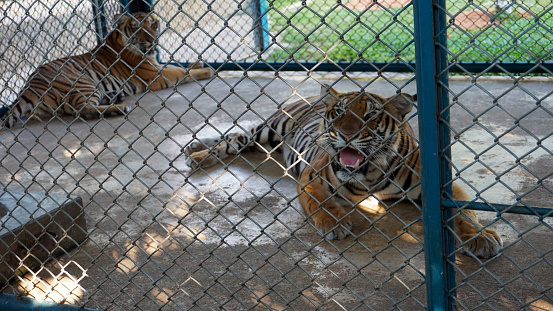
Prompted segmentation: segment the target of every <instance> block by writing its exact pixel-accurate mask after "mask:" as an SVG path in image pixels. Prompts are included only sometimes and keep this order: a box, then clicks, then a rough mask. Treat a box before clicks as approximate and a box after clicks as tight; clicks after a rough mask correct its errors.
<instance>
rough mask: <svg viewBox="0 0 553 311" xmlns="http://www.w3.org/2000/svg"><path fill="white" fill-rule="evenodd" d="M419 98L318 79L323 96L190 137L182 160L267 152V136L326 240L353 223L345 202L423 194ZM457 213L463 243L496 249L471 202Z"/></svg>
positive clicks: (196, 162)
mask: <svg viewBox="0 0 553 311" xmlns="http://www.w3.org/2000/svg"><path fill="white" fill-rule="evenodd" d="M416 100H417V97H416V95H410V94H407V93H399V94H396V95H394V96H392V97H388V98H385V97H382V96H380V95H377V94H373V93H367V92H348V93H339V92H337V91H336V90H334V89H333V88H332V87H329V86H328V85H323V86H322V91H321V95H320V96H313V97H309V98H307V99H305V100H300V101H298V102H295V103H293V104H290V105H288V106H286V107H285V108H282V109H281V110H280V111H278V112H276V113H275V114H274V115H273V116H272V117H271V118H269V119H268V120H267V122H265V123H262V124H259V125H257V126H255V127H253V128H252V129H251V130H249V131H246V132H242V133H230V134H226V135H223V136H222V137H219V138H218V137H215V138H209V139H198V138H196V139H195V140H192V141H191V142H190V143H189V144H188V146H187V147H186V149H185V150H184V153H185V158H186V160H185V161H186V164H187V165H188V166H190V167H191V168H192V169H194V170H197V169H198V168H200V167H202V168H203V167H209V166H212V165H215V164H217V163H221V161H222V160H224V159H225V158H227V157H229V156H232V155H237V154H238V153H239V152H242V151H245V150H250V149H252V150H258V151H262V152H267V149H266V148H265V146H266V145H267V144H268V145H270V146H271V148H273V150H274V149H277V150H279V151H282V152H283V159H284V162H285V167H286V168H287V172H288V173H289V174H290V175H292V176H295V177H296V178H297V181H298V186H297V192H298V199H299V202H300V204H301V206H302V207H303V210H304V213H305V215H307V217H308V218H309V219H311V220H312V222H313V223H314V225H315V226H316V227H317V229H318V230H319V232H320V233H321V234H322V235H323V237H324V238H326V239H327V240H340V239H344V238H345V237H346V236H348V235H349V234H350V233H351V230H352V227H353V226H352V221H351V218H350V216H349V214H348V211H347V208H348V207H355V206H357V205H358V204H359V203H360V202H361V201H362V200H364V199H366V198H368V197H370V196H374V197H376V198H377V199H378V200H380V201H382V200H390V199H395V200H398V199H401V198H402V197H403V196H406V197H407V198H408V199H410V200H413V201H419V202H420V200H421V180H420V154H419V149H418V143H417V140H416V139H415V135H414V133H413V130H412V128H411V126H410V125H409V123H408V121H407V120H406V115H407V114H408V113H409V112H411V110H412V109H413V104H414V102H416ZM452 187H453V197H454V198H455V199H456V200H462V201H469V196H468V195H467V193H466V192H465V191H464V190H463V189H462V188H461V187H460V186H458V185H457V184H455V183H453V186H452ZM461 213H462V215H460V216H458V217H456V218H455V231H456V233H457V235H458V237H459V238H460V239H461V241H462V249H461V251H462V252H463V253H465V254H467V253H471V254H473V255H475V256H477V257H481V258H491V257H493V256H496V255H497V254H498V253H499V251H500V248H501V247H502V246H503V241H502V239H501V237H500V236H499V234H498V233H497V232H496V231H494V230H492V229H488V228H483V226H482V225H481V223H480V222H479V221H478V218H477V215H476V213H475V212H474V211H473V210H465V209H463V210H462V211H461Z"/></svg>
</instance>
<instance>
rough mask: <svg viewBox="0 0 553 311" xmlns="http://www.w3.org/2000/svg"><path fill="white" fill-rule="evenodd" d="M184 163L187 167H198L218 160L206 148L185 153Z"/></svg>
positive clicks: (212, 163) (206, 165) (211, 164)
mask: <svg viewBox="0 0 553 311" xmlns="http://www.w3.org/2000/svg"><path fill="white" fill-rule="evenodd" d="M185 163H186V165H188V166H189V167H191V168H194V169H195V168H198V167H210V166H213V165H215V164H217V163H219V161H218V160H217V157H216V156H214V155H213V154H211V153H210V152H209V149H206V150H202V151H197V152H190V153H188V154H187V155H186V160H185Z"/></svg>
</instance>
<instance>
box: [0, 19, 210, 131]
mask: <svg viewBox="0 0 553 311" xmlns="http://www.w3.org/2000/svg"><path fill="white" fill-rule="evenodd" d="M114 20H115V26H114V29H113V31H111V32H110V33H109V34H108V35H107V37H106V39H105V41H104V42H103V43H101V44H99V45H98V46H96V47H95V48H94V49H92V50H91V52H89V53H84V54H80V55H75V56H69V57H65V58H59V59H56V60H54V61H51V62H48V63H45V64H43V65H40V66H39V67H38V68H37V69H36V70H35V72H34V73H33V74H31V76H30V79H29V80H28V81H27V83H26V84H25V87H24V88H23V90H22V91H21V92H20V93H19V95H18V96H17V99H16V100H15V101H14V102H13V103H12V104H11V106H10V107H9V109H6V107H4V109H2V111H3V112H4V115H3V116H2V124H3V125H4V127H5V128H11V127H12V126H13V125H14V124H16V123H17V122H18V120H20V121H23V119H24V118H27V117H29V116H31V115H33V116H37V117H44V116H51V115H54V114H63V115H72V116H75V117H78V116H83V117H84V118H86V119H89V118H95V117H100V116H101V115H105V116H110V115H124V114H127V113H128V112H129V111H130V107H129V106H128V105H127V104H124V103H122V101H123V100H125V96H126V95H134V94H137V93H142V92H145V91H147V90H151V91H157V90H161V89H165V88H169V87H173V86H176V85H178V84H180V83H182V82H186V81H191V80H201V79H208V78H211V77H212V76H213V71H212V70H211V69H210V68H208V67H205V68H202V67H203V63H201V62H196V63H195V64H193V65H191V66H189V67H188V68H186V69H185V68H182V67H178V66H170V65H160V64H159V63H158V61H157V38H158V36H159V29H160V23H159V20H158V19H157V18H155V17H154V16H152V15H151V14H148V13H134V14H132V15H126V14H117V15H115V17H114Z"/></svg>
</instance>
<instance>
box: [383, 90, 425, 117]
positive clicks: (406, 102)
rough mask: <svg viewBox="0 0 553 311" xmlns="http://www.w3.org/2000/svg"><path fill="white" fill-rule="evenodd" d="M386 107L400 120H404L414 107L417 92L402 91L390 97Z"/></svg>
mask: <svg viewBox="0 0 553 311" xmlns="http://www.w3.org/2000/svg"><path fill="white" fill-rule="evenodd" d="M386 101H387V103H386V105H385V106H384V109H385V110H386V111H388V112H389V113H391V114H392V115H393V116H394V117H396V118H397V119H398V120H403V118H405V115H407V114H408V113H409V112H410V111H411V110H412V109H413V103H414V102H416V101H417V94H415V95H409V94H407V93H400V94H398V95H395V96H392V97H390V98H388V99H387V100H386Z"/></svg>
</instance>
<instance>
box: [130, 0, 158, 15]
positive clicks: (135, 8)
mask: <svg viewBox="0 0 553 311" xmlns="http://www.w3.org/2000/svg"><path fill="white" fill-rule="evenodd" d="M125 2H126V3H127V10H128V12H129V13H131V14H132V13H139V12H150V11H151V10H152V7H153V6H154V4H153V0H125Z"/></svg>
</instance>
